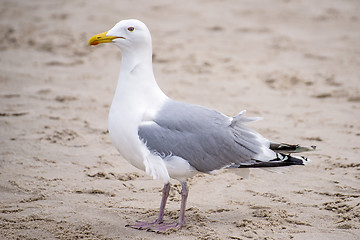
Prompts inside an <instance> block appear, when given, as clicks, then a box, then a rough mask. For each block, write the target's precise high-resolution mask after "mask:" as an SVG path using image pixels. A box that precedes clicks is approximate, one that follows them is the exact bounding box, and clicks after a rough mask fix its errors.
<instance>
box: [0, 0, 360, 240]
mask: <svg viewBox="0 0 360 240" xmlns="http://www.w3.org/2000/svg"><path fill="white" fill-rule="evenodd" d="M359 12H360V3H359V1H356V0H353V1H351V0H349V1H340V0H334V1H323V0H322V1H310V0H301V1H290V0H283V1H281V0H263V1H260V0H259V1H251V0H247V1H236V0H229V1H215V0H200V1H189V0H186V1H178V2H176V3H175V2H174V1H173V2H170V1H145V0H142V1H109V0H104V1H85V0H72V1H68V0H58V1H45V0H37V1H20V0H2V1H1V6H0V36H1V38H0V101H1V105H0V132H1V138H0V154H1V155H0V156H1V157H0V226H1V227H0V238H1V239H138V240H140V239H144V240H145V239H160V240H161V239H359V236H360V160H359V159H360V157H359V156H360V121H359V119H360V44H359V43H360V16H359ZM127 18H137V19H140V20H142V21H143V22H145V23H146V24H147V26H148V27H149V29H150V30H151V33H152V39H153V48H154V72H155V75H156V78H157V80H158V83H159V85H160V87H161V88H162V89H163V91H164V92H165V93H166V94H167V95H168V96H170V97H171V98H173V99H176V100H179V101H184V102H189V103H195V104H199V105H203V106H206V107H210V108H214V109H216V110H218V111H221V112H223V113H224V114H227V115H229V116H234V115H236V114H237V113H238V112H240V111H241V110H244V109H247V111H248V112H247V115H248V116H261V117H263V120H262V121H258V122H255V123H251V124H249V126H250V127H252V128H254V129H256V130H257V131H258V132H260V133H261V134H263V135H264V136H265V137H266V138H268V139H271V140H273V141H279V142H288V143H299V144H302V145H316V146H317V148H318V150H317V151H314V152H311V153H307V154H304V155H305V156H307V157H309V158H310V159H311V160H312V162H311V163H310V164H308V165H307V166H305V167H303V166H298V167H293V168H290V169H289V170H288V172H287V173H285V174H277V173H273V172H268V171H264V170H252V171H251V175H250V178H249V179H242V178H240V177H239V176H237V175H235V174H233V173H231V172H225V173H221V174H216V175H205V174H201V175H197V176H195V177H194V178H192V179H190V180H189V187H190V193H189V198H188V203H187V212H186V225H185V226H184V227H183V228H182V229H181V230H179V231H177V232H172V233H170V235H167V234H156V233H152V232H146V231H138V230H135V229H131V228H125V227H124V226H125V225H126V224H129V223H133V222H134V221H136V220H139V219H142V220H152V219H155V218H156V217H157V213H158V207H159V205H160V199H161V189H162V182H160V181H153V180H152V179H151V178H150V177H149V176H146V175H145V173H144V172H142V171H140V170H137V169H136V168H134V167H133V166H131V165H130V164H129V163H128V162H127V161H126V160H124V159H123V158H122V157H121V156H120V155H119V154H118V152H117V151H116V149H115V148H114V147H113V146H112V144H111V142H110V139H109V136H108V133H107V114H108V111H109V107H110V104H111V101H112V97H113V94H114V91H115V87H116V82H117V76H118V73H119V68H120V64H121V52H120V51H119V49H118V48H116V47H115V46H111V45H110V44H102V45H100V46H97V47H89V46H88V45H87V41H88V39H89V38H90V37H91V36H93V35H95V34H97V33H100V32H104V31H107V30H109V29H110V28H112V26H113V25H114V24H115V23H117V22H118V21H120V20H122V19H127ZM171 183H172V189H171V192H170V197H169V201H168V205H167V209H166V213H165V214H166V216H165V220H166V221H175V220H177V217H178V215H179V208H180V195H179V191H180V184H179V183H178V182H177V181H171Z"/></svg>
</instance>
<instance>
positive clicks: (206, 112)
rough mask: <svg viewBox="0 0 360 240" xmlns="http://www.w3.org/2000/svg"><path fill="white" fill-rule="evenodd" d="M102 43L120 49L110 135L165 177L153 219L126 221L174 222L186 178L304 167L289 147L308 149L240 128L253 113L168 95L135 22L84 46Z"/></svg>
mask: <svg viewBox="0 0 360 240" xmlns="http://www.w3.org/2000/svg"><path fill="white" fill-rule="evenodd" d="M101 43H113V44H114V45H116V46H118V47H119V48H120V50H121V52H122V61H121V68H120V74H119V79H118V83H117V87H116V91H115V96H114V98H113V101H112V104H111V108H110V112H109V117H108V129H109V135H110V138H111V141H112V143H113V144H114V146H115V147H116V149H117V150H118V151H119V152H120V154H121V155H122V156H123V157H124V158H125V159H126V160H127V161H128V162H129V163H131V164H132V165H134V166H135V167H137V168H139V169H141V170H143V171H145V172H146V173H147V174H148V175H150V176H152V177H153V178H154V179H161V180H162V181H163V182H164V188H163V190H162V200H161V204H160V211H159V215H158V218H157V219H156V220H155V221H153V222H142V221H137V222H136V223H134V224H130V225H127V226H129V227H132V228H136V229H147V230H150V231H155V232H164V231H166V230H168V229H179V228H181V227H182V226H183V225H184V222H185V209H186V200H187V196H188V187H187V184H186V180H187V179H188V178H190V177H192V176H194V175H195V174H197V173H199V172H202V173H212V172H215V171H217V170H221V169H227V168H232V169H238V170H245V171H247V172H248V169H249V168H262V167H264V168H270V167H282V166H290V165H304V163H305V162H306V161H307V159H306V158H305V157H296V156H290V153H295V152H302V151H309V150H313V149H314V147H301V146H299V145H291V144H279V143H272V142H270V141H269V140H267V139H266V138H264V137H263V136H261V135H260V134H259V133H257V132H256V131H254V130H252V129H250V128H248V127H247V126H246V123H247V122H250V121H253V120H255V118H250V117H247V116H245V111H242V112H240V113H239V114H238V115H236V116H234V117H228V116H226V115H224V114H222V113H220V112H217V111H215V110H212V109H209V108H206V107H202V106H198V105H193V104H188V103H183V102H178V101H175V100H172V99H170V98H169V97H167V96H166V95H165V94H164V93H163V92H162V91H161V89H160V88H159V86H158V84H157V83H156V80H155V77H154V73H153V67H152V41H151V36H150V31H149V30H148V28H147V27H146V25H145V24H144V23H142V22H141V21H139V20H135V19H129V20H123V21H120V22H118V23H117V24H116V25H115V26H114V27H113V28H112V29H110V30H109V31H108V32H104V33H101V34H98V35H95V36H93V37H91V38H90V40H89V45H97V44H101ZM245 173H246V172H245ZM170 178H173V179H177V180H179V181H180V183H181V185H182V191H181V207H180V217H179V221H178V222H175V223H165V222H164V221H163V217H164V209H165V205H166V201H167V198H168V196H169V190H170V183H169V180H170Z"/></svg>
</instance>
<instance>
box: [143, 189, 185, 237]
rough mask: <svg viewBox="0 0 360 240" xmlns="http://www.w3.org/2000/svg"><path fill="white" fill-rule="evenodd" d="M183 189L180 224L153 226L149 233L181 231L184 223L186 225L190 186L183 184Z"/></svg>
mask: <svg viewBox="0 0 360 240" xmlns="http://www.w3.org/2000/svg"><path fill="white" fill-rule="evenodd" d="M181 185H182V189H181V207H180V217H179V222H175V223H160V224H157V225H153V226H151V227H150V228H149V229H148V231H153V232H158V233H160V232H165V231H167V230H169V229H173V230H178V229H180V228H181V227H182V226H183V225H184V223H185V210H186V200H187V197H188V193H189V189H188V186H187V184H186V182H182V183H181Z"/></svg>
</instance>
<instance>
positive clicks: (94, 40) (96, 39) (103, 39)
mask: <svg viewBox="0 0 360 240" xmlns="http://www.w3.org/2000/svg"><path fill="white" fill-rule="evenodd" d="M107 33H108V32H103V33H100V34H97V35H95V36H92V37H91V38H90V39H89V45H98V44H100V43H108V42H112V40H114V39H116V38H123V37H114V36H106V34H107Z"/></svg>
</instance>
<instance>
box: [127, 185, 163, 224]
mask: <svg viewBox="0 0 360 240" xmlns="http://www.w3.org/2000/svg"><path fill="white" fill-rule="evenodd" d="M169 192H170V183H167V184H165V185H164V188H163V190H162V197H161V204H160V211H159V216H158V218H157V219H156V220H155V221H154V222H144V221H136V223H135V224H132V225H130V224H128V225H125V227H131V228H135V229H139V230H143V229H149V228H151V227H152V226H154V225H157V224H160V223H162V222H163V218H164V212H165V206H166V201H167V198H168V197H169Z"/></svg>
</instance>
